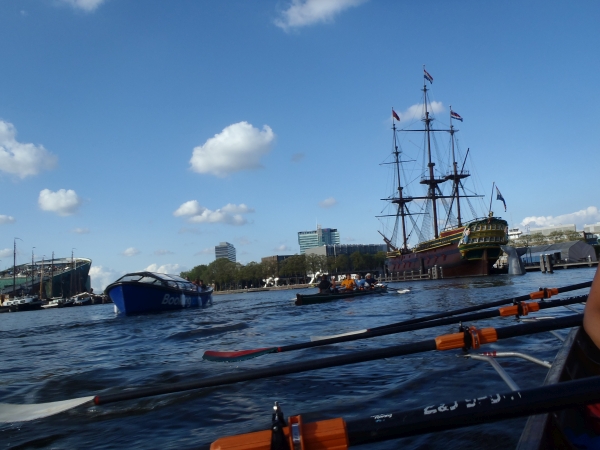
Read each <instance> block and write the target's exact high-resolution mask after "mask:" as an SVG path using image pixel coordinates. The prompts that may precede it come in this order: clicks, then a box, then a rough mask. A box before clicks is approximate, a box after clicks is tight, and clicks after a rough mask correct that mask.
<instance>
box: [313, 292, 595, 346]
mask: <svg viewBox="0 0 600 450" xmlns="http://www.w3.org/2000/svg"><path fill="white" fill-rule="evenodd" d="M591 285H592V282H591V281H586V282H585V283H578V284H573V285H570V286H564V287H559V288H540V289H539V290H538V291H533V292H531V293H530V294H525V295H521V296H519V297H513V298H505V299H502V300H496V301H493V302H488V303H483V304H481V305H475V306H468V307H466V308H460V309H455V310H453V311H446V312H441V313H437V314H431V315H429V316H423V317H417V318H415V319H409V320H403V321H402V322H395V323H390V324H388V325H382V326H379V327H374V328H367V329H363V330H356V331H349V332H347V333H343V334H336V335H333V336H315V337H311V340H316V341H318V340H321V339H329V338H333V337H339V336H345V335H350V334H360V333H367V332H370V331H376V330H384V329H386V328H395V327H399V326H403V325H410V324H413V323H422V322H427V321H429V320H435V319H441V318H443V317H450V316H455V315H458V314H464V313H468V312H473V311H480V310H482V309H488V308H495V307H496V306H502V305H506V304H508V303H513V304H516V303H518V302H522V301H525V300H538V299H546V298H550V297H552V296H553V295H557V294H561V293H564V292H570V291H575V290H577V289H584V288H588V287H590V286H591Z"/></svg>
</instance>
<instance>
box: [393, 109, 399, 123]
mask: <svg viewBox="0 0 600 450" xmlns="http://www.w3.org/2000/svg"><path fill="white" fill-rule="evenodd" d="M392 117H393V118H394V119H396V120H397V121H398V122H400V117H399V116H398V114H396V111H394V108H392Z"/></svg>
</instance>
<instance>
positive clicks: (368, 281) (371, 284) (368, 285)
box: [365, 273, 377, 289]
mask: <svg viewBox="0 0 600 450" xmlns="http://www.w3.org/2000/svg"><path fill="white" fill-rule="evenodd" d="M376 284H377V280H376V279H375V278H374V277H373V276H372V275H371V274H370V273H368V274H367V276H366V278H365V289H375V285H376Z"/></svg>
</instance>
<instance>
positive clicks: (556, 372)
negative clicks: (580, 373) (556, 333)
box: [516, 327, 583, 450]
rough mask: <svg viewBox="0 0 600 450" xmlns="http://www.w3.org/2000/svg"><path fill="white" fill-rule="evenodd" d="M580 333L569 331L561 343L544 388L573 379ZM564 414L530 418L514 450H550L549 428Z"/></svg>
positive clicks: (541, 415) (548, 414) (578, 328)
mask: <svg viewBox="0 0 600 450" xmlns="http://www.w3.org/2000/svg"><path fill="white" fill-rule="evenodd" d="M581 333H583V330H582V328H581V327H576V328H573V329H571V331H570V332H569V334H568V335H567V338H566V339H565V341H564V342H563V345H562V347H561V348H560V350H559V351H558V353H557V354H556V357H555V358H554V362H553V363H552V367H551V368H550V370H549V371H548V373H547V374H546V378H545V380H544V386H547V385H551V384H556V383H559V382H561V381H565V380H567V379H573V378H574V375H575V374H574V373H573V372H574V371H575V369H574V368H573V367H571V366H572V365H573V363H574V361H573V358H574V357H575V355H574V351H575V348H576V347H577V342H578V341H579V339H580V334H581ZM564 413H565V412H564V411H561V412H558V413H547V414H537V415H535V416H530V417H529V418H528V419H527V422H526V424H525V427H524V428H523V432H522V433H521V437H520V439H519V443H518V444H517V447H516V450H542V449H548V448H552V447H550V446H549V445H550V443H549V435H550V433H551V428H552V427H556V426H557V423H560V422H562V421H561V420H560V417H559V416H560V414H564Z"/></svg>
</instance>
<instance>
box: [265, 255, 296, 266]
mask: <svg viewBox="0 0 600 450" xmlns="http://www.w3.org/2000/svg"><path fill="white" fill-rule="evenodd" d="M290 256H294V255H273V256H265V257H264V258H260V262H261V263H269V262H276V263H277V264H281V262H282V261H284V260H286V259H288V258H289V257H290Z"/></svg>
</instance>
